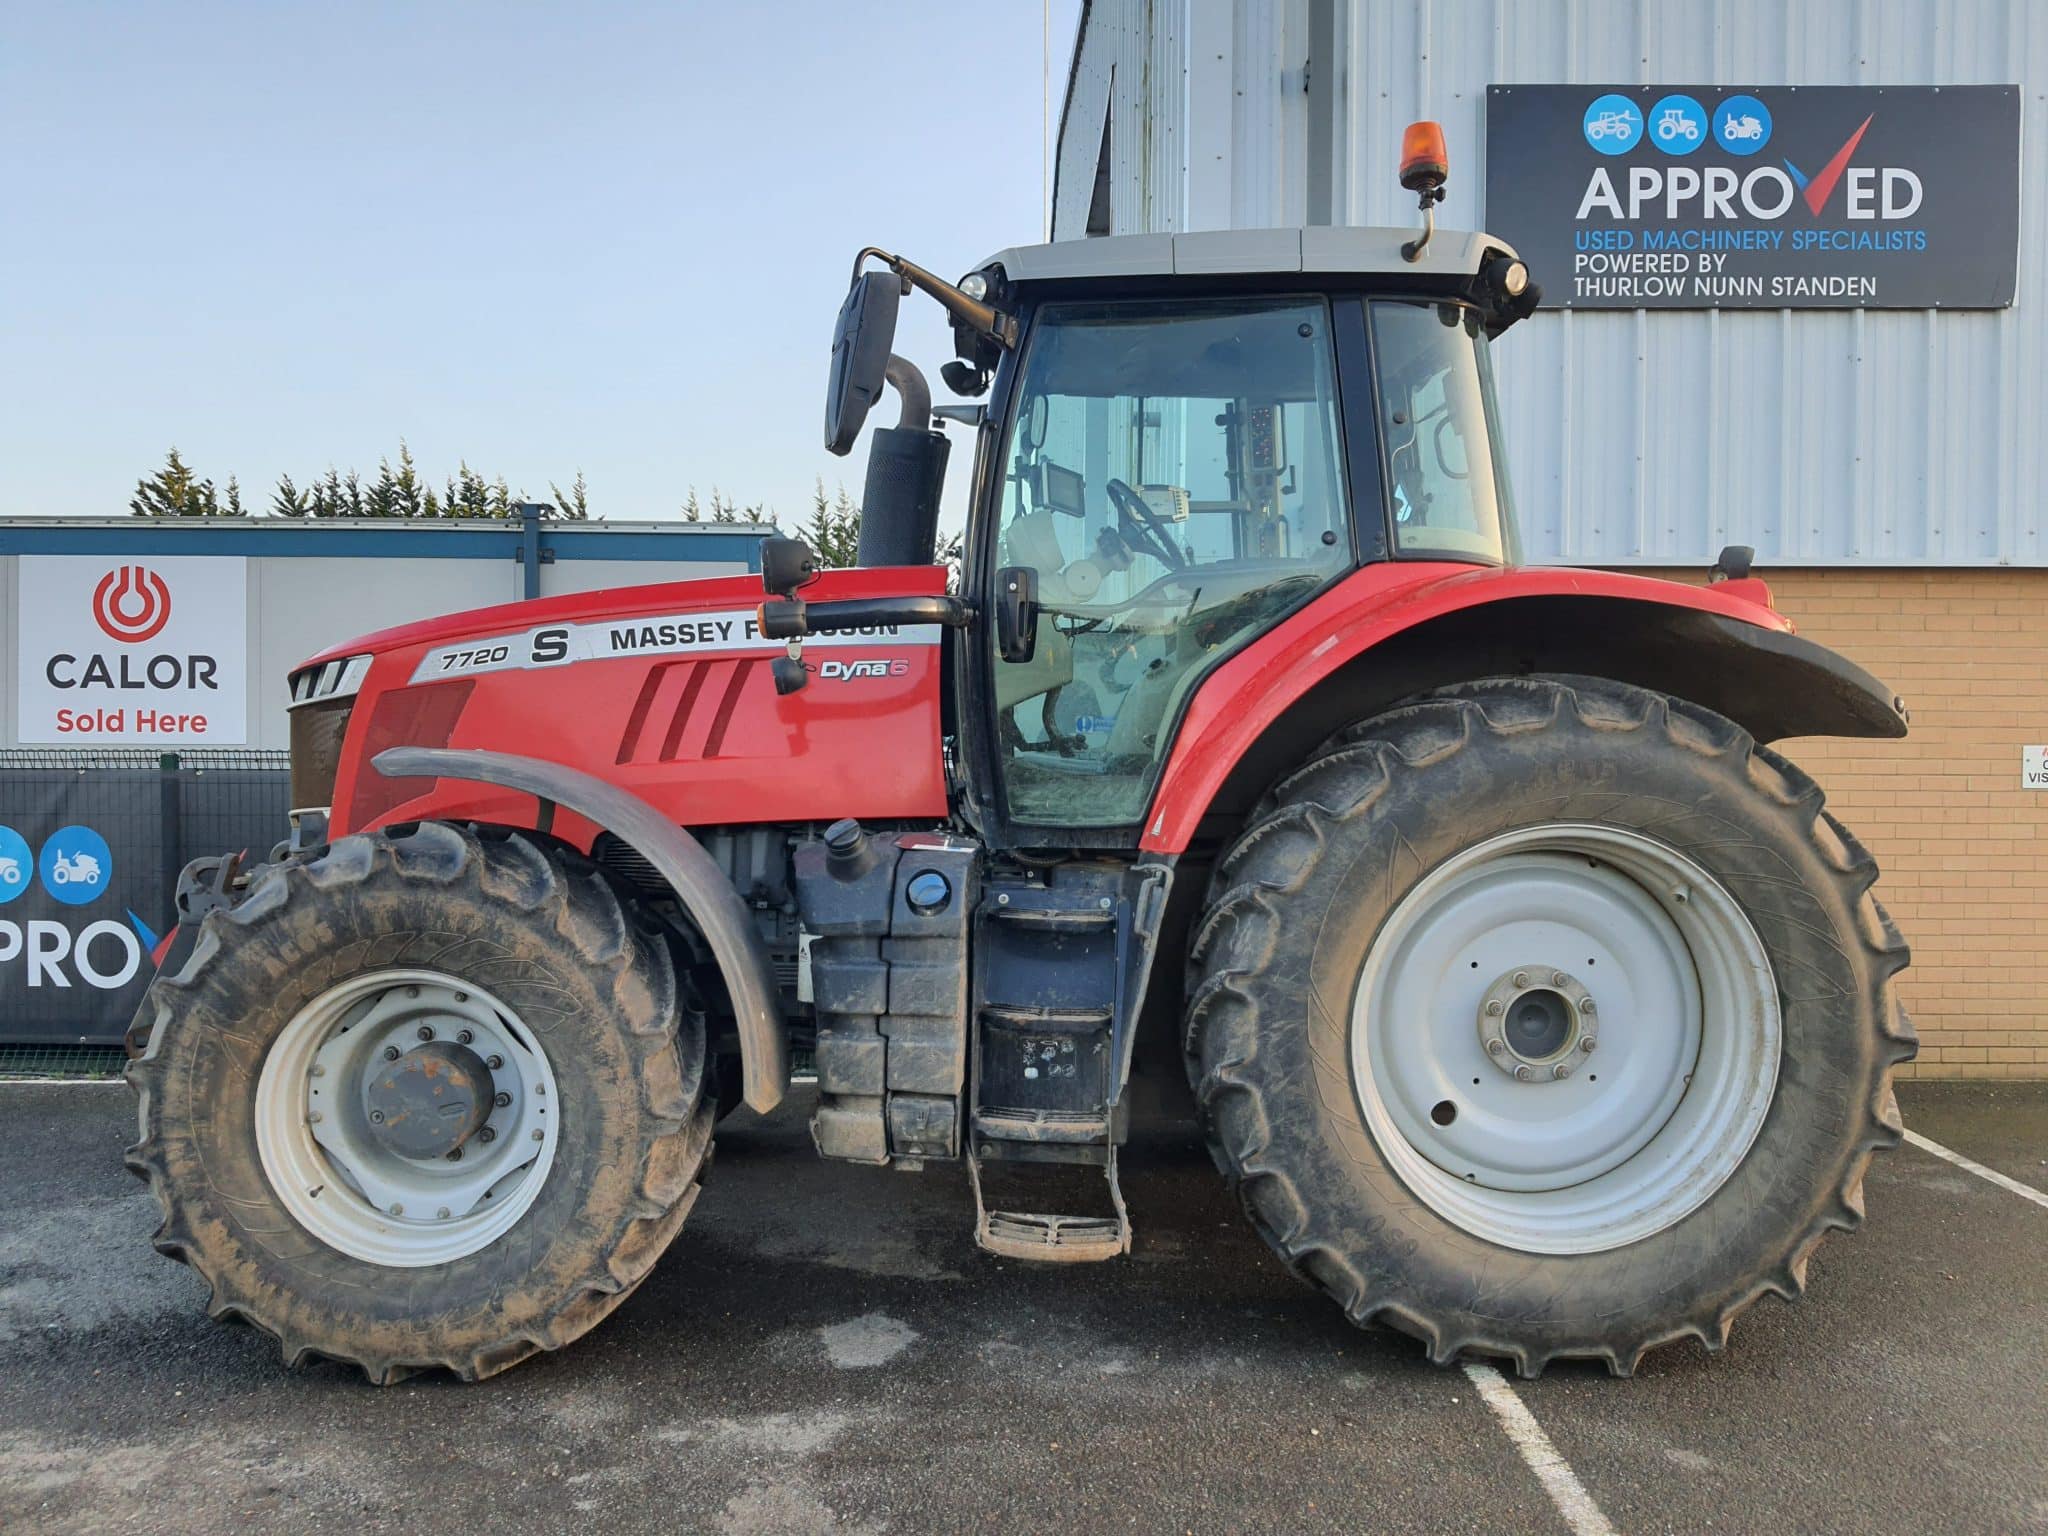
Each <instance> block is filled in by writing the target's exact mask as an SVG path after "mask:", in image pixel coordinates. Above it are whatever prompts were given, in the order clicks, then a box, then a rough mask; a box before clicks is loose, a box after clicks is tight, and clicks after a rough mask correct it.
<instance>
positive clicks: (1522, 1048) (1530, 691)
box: [1188, 679, 1913, 1373]
mask: <svg viewBox="0 0 2048 1536" xmlns="http://www.w3.org/2000/svg"><path fill="white" fill-rule="evenodd" d="M1876 873H1877V871H1876V866H1875V864H1874V863H1873V862H1872V861H1871V860H1870V858H1869V857H1868V855H1867V854H1865V853H1864V851H1863V850H1862V848H1861V847H1860V846H1859V845H1858V844H1857V843H1856V842H1855V840H1854V839H1853V838H1852V837H1850V836H1849V834H1848V833H1847V832H1846V831H1845V830H1843V829H1842V828H1841V827H1840V825H1839V824H1838V823H1836V822H1835V821H1834V819H1833V818H1832V817H1830V816H1828V815H1827V814H1826V813H1825V812H1824V811H1823V810H1822V808H1821V795H1820V791H1819V790H1818V788H1817V787H1816V786H1815V785H1814V784H1813V783H1812V782H1811V781H1810V780H1808V779H1807V778H1805V776H1804V775H1802V774H1800V773H1799V772H1798V771H1797V770H1796V769H1794V768H1792V767H1791V766H1790V765H1789V764H1787V763H1785V762H1784V761H1783V760H1782V759H1781V758H1778V757H1777V756H1776V755H1775V754H1773V753H1771V752H1769V751H1767V750H1766V749H1764V748H1762V747H1759V746H1758V745H1757V744H1756V743H1755V742H1753V741H1752V740H1751V739H1750V738H1749V737H1748V736H1747V735H1746V734H1744V733H1743V732H1742V731H1740V730H1739V729H1738V728H1737V727H1735V726H1734V725H1732V724H1730V723H1729V722H1728V721H1726V720H1724V719H1722V718H1720V717H1719V716H1715V715H1712V714H1710V713H1708V712H1706V711H1703V710H1699V709H1696V708H1693V707H1691V706H1688V705H1685V704H1683V703H1681V702H1679V701H1676V700H1672V699H1669V698H1666V697H1664V696H1662V695H1657V694H1652V693H1648V692H1644V691H1642V690H1639V689H1634V688H1629V687H1625V686H1623V685H1620V684H1613V683H1607V682H1601V681H1595V680H1591V679H1575V680H1543V679H1529V680H1499V681H1490V682H1484V683H1477V684H1473V685H1470V686H1467V687H1464V688H1460V689H1455V690H1450V691H1448V692H1446V693H1444V694H1441V695H1437V696H1433V697H1431V698H1428V699H1426V700H1423V701H1420V702H1417V703H1415V704H1413V705H1410V706H1408V707H1404V708H1402V709H1399V710H1396V711H1394V712H1391V713H1389V714H1388V715H1385V716H1382V717H1380V718H1379V719H1376V720H1373V721H1369V722H1366V723H1365V724H1363V725H1361V726H1358V727H1354V728H1353V729H1352V730H1351V731H1349V732H1347V733H1346V734H1345V735H1344V736H1342V737H1340V738H1339V739H1338V740H1337V741H1335V742H1334V743H1332V744H1331V746H1330V747H1329V748H1327V749H1326V750H1325V751H1324V752H1323V753H1321V754H1320V755H1318V756H1317V757H1316V758H1315V759H1314V760H1312V761H1311V762H1310V763H1309V764H1307V765H1306V766H1305V767H1303V768H1302V769H1301V770H1300V771H1298V772H1297V773H1296V774H1294V775H1293V776H1292V777H1291V778H1289V779H1288V780H1287V781H1285V782H1284V783H1282V784H1281V785H1280V786H1279V787H1278V788H1277V789H1276V791H1275V792H1274V794H1273V796H1272V797H1270V799H1269V800H1268V802H1267V803H1266V804H1265V805H1263V806H1262V807H1261V809H1260V811H1259V813H1258V814H1257V815H1256V816H1255V817H1254V821H1253V825H1252V826H1251V827H1250V828H1249V829H1248V830H1247V831H1246V833H1245V834H1244V836H1243V838H1242V839H1241V840H1240V841H1239V843H1238V844H1237V846H1236V847H1235V848H1233V849H1232V850H1231V851H1230V853H1229V854H1228V855H1227V856H1226V857H1225V858H1224V859H1223V861H1222V862H1221V863H1220V865H1219V867H1218V870H1217V875H1216V881H1215V886H1214V889H1213V890H1212V893H1211V899H1210V905H1209V910H1208V913H1207V915H1206V917H1205V919H1204V921H1203V923H1202V925H1201V927H1200V929H1199V930H1198V932H1197V936H1196V940H1195V943H1194V945H1193V946H1192V953H1191V965H1192V968H1193V974H1192V976H1191V978H1190V997H1191V1002H1190V1014H1189V1036H1188V1049H1189V1057H1190V1062H1189V1064H1190V1071H1191V1074H1192V1075H1193V1077H1194V1080H1195V1083H1196V1088H1197V1094H1198V1096H1199V1098H1200V1100H1201V1102H1202V1104H1203V1106H1204V1111H1205V1118H1206V1123H1207V1125H1208V1128H1209V1132H1210V1135H1211V1139H1212V1143H1213V1146H1214V1148H1215V1150H1216V1153H1217V1156H1218V1160H1219V1162H1220V1163H1222V1165H1223V1166H1224V1168H1225V1170H1226V1172H1227V1173H1229V1174H1230V1175H1231V1176H1232V1177H1233V1178H1234V1179H1235V1180H1236V1181H1237V1182H1238V1183H1239V1185H1240V1188H1241V1191H1242V1193H1243V1196H1244V1199H1245V1203H1246V1206H1247V1208H1248V1210H1249V1211H1250V1212H1251V1214H1252V1217H1253V1219H1254V1221H1255V1223H1256V1224H1257V1225H1258V1226H1259V1228H1260V1230H1261V1231H1262V1232H1263V1233H1264V1234H1265V1235H1266V1237H1267V1238H1268V1240H1269V1241H1270V1242H1272V1244H1273V1245H1274V1247H1275V1248H1276V1249H1278V1250H1279V1252H1280V1253H1281V1254H1282V1255H1283V1256H1284V1257H1285V1258H1286V1259H1287V1260H1288V1262H1289V1263H1290V1264H1291V1265H1293V1266H1294V1267H1295V1268H1296V1270H1297V1271H1298V1272H1300V1273H1302V1274H1303V1275H1305V1276H1306V1277H1308V1278H1309V1279H1311V1280H1312V1281H1314V1282H1316V1283H1318V1284H1320V1285H1321V1286H1322V1287H1323V1288H1324V1289H1326V1290H1328V1291H1329V1292H1330V1293H1331V1294H1332V1295H1334V1296H1335V1297H1336V1298H1337V1300H1338V1301H1339V1302H1340V1303H1341V1304H1342V1305H1343V1306H1344V1307H1345V1310H1346V1311H1347V1312H1348V1313H1349V1314H1350V1315H1351V1317H1352V1318H1353V1319H1354V1320H1355V1321H1358V1322H1360V1323H1365V1322H1370V1321H1374V1320H1382V1321H1386V1322H1390V1323H1392V1324H1394V1325H1395V1326H1397V1327H1400V1328H1402V1329H1405V1330H1406V1331H1408V1332H1411V1333H1414V1334H1416V1335H1418V1336H1419V1337H1421V1338H1423V1339H1424V1340H1425V1341H1427V1343H1428V1344H1429V1346H1430V1350H1431V1354H1432V1356H1433V1357H1434V1358H1436V1359H1438V1360H1440V1361H1447V1360H1449V1359H1451V1358H1452V1357H1454V1356H1455V1355H1456V1354H1457V1353H1458V1352H1459V1351H1460V1350H1472V1351H1475V1352H1479V1353H1487V1354H1495V1355H1501V1356H1506V1357H1508V1358H1511V1359H1513V1360H1514V1361H1515V1362H1516V1364H1517V1366H1518V1367H1519V1368H1520V1369H1521V1370H1522V1371H1524V1372H1525V1373H1533V1372H1535V1371H1537V1370H1540V1369H1541V1368H1542V1366H1543V1364H1544V1363H1545V1362H1546V1361H1548V1360H1550V1359H1552V1358H1556V1357H1559V1356H1589V1357H1593V1358H1597V1359H1600V1360H1602V1361H1604V1362H1605V1363H1606V1364H1607V1365H1608V1366H1609V1367H1610V1368H1611V1369H1613V1370H1615V1371H1616V1372H1618V1373H1626V1372H1628V1371H1630V1370H1632V1369H1633V1368H1634V1366H1635V1364H1636V1362H1637V1361H1638V1360H1639V1359H1640V1357H1641V1356H1642V1354H1643V1352H1644V1351H1646V1350H1647V1349H1649V1348H1651V1347H1653V1346H1655V1345H1657V1344H1660V1343H1663V1342H1666V1341H1668V1340H1672V1339H1676V1338H1679V1337H1684V1336H1693V1337H1696V1338H1699V1339H1701V1340H1703V1341H1704V1342H1705V1343H1706V1344H1707V1345H1708V1346H1709V1347H1710V1348H1718V1347H1720V1345H1721V1344H1722V1343H1723V1342H1724V1341H1725V1339H1726V1337H1727V1332H1728V1328H1729V1325H1730V1323H1731V1322H1732V1320H1733V1318H1734V1316H1735V1315H1736V1313H1737V1312H1739V1311H1740V1310H1741V1309H1742V1308H1743V1307H1744V1306H1746V1305H1747V1304H1748V1303H1749V1302H1750V1301H1752V1300H1754V1299H1755V1298H1756V1297H1757V1296H1758V1295H1760V1294H1762V1293H1763V1292H1764V1291H1766V1290H1771V1291H1776V1292H1778V1293H1779V1294H1782V1295H1784V1296H1787V1297H1790V1296H1793V1295H1796V1294H1797V1292H1798V1291H1799V1290H1800V1289H1801V1288H1802V1286H1803V1284H1804V1276H1805V1267H1806V1262H1807V1258H1808V1256H1809V1255H1810V1253H1811V1252H1812V1250H1813V1247H1814V1246H1815V1245H1816V1244H1817V1243H1818V1242H1819V1240H1820V1238H1821V1237H1822V1236H1823V1235H1824V1234H1825V1233H1826V1232H1827V1231H1828V1230H1830V1229H1831V1228H1835V1227H1848V1226H1852V1225H1854V1224H1855V1223H1856V1221H1857V1220H1858V1219H1860V1216H1861V1211H1862V1198H1861V1187H1862V1179H1863V1172H1864V1169H1865V1167H1866V1165H1867V1163H1868V1161H1869V1156H1870V1153H1871V1151H1872V1149H1873V1148H1876V1147H1879V1146H1888V1145H1892V1144H1894V1143H1896V1141H1897V1139H1898V1114H1897V1109H1896V1106H1895V1104H1894V1102H1893V1099H1892V1093H1891V1085H1890V1075H1891V1068H1892V1066H1893V1065H1894V1064H1895V1063H1897V1062H1898V1061H1901V1060H1903V1059H1905V1058H1907V1057H1909V1056H1910V1055H1911V1054H1912V1051H1913V1037H1912V1031H1911V1027H1910V1025H1908V1023H1907V1022H1906V1019H1905V1015H1904V1013H1903V1011H1902V1010H1901V1009H1900V1008H1899V1006H1898V1003H1897V1000H1896V998H1895V996H1894V995H1893V989H1892V986H1891V978H1892V977H1893V976H1894V975H1895V974H1896V973H1897V972H1898V971H1899V970H1900V969H1901V968H1902V967H1903V966H1904V965H1905V963H1906V949H1905V946H1904V944H1903V943H1902V942H1901V941H1900V940H1899V937H1898V935H1897V933H1896V931H1895V930H1893V929H1892V927H1891V925H1890V924H1889V922H1888V921H1887V920H1886V919H1885V917H1884V915H1883V913H1882V911H1881V909H1879V908H1878V906H1877V904H1876V902H1875V901H1874V900H1873V899H1872V897H1871V896H1870V894H1869V890H1870V886H1871V884H1872V882H1873V881H1874V880H1875V878H1876Z"/></svg>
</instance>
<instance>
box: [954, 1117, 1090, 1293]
mask: <svg viewBox="0 0 2048 1536" xmlns="http://www.w3.org/2000/svg"><path fill="white" fill-rule="evenodd" d="M1033 1166H1036V1167H1039V1168H1044V1167H1045V1166H1046V1165H1033ZM1103 1174H1104V1177H1105V1179H1106V1181H1107V1183H1108V1186H1109V1198H1110V1201H1111V1203H1112V1204H1113V1205H1114V1207H1115V1214H1114V1215H1109V1216H1064V1215H1054V1214H1051V1213H1049V1212H1039V1211H1013V1210H995V1211H992V1210H990V1209H989V1208H988V1205H987V1203H986V1201H985V1200H984V1199H983V1195H982V1187H981V1159H980V1158H979V1157H977V1156H976V1155H974V1153H972V1152H969V1153H968V1156H967V1178H968V1182H969V1183H970V1184H972V1185H973V1186H974V1241H975V1245H976V1246H977V1247H979V1248H981V1249H983V1250H984V1251H986V1252H988V1253H993V1254H996V1255H998V1256H1000V1257H1002V1258H1006V1259H1026V1260H1029V1261H1031V1262H1033V1263H1037V1264H1098V1263H1101V1262H1102V1261H1103V1260H1105V1259H1116V1258H1121V1257H1123V1256H1124V1255H1125V1254H1127V1253H1129V1252H1130V1251H1131V1217H1130V1212H1129V1210H1128V1209H1126V1207H1125V1205H1124V1196H1123V1190H1122V1189H1121V1188H1119V1187H1118V1185H1117V1178H1116V1147H1115V1145H1114V1144H1111V1146H1110V1147H1109V1156H1108V1158H1107V1160H1106V1161H1105V1162H1104V1164H1103Z"/></svg>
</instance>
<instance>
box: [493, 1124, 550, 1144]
mask: <svg viewBox="0 0 2048 1536" xmlns="http://www.w3.org/2000/svg"><path fill="white" fill-rule="evenodd" d="M484 1129H485V1130H489V1129H490V1127H489V1126H485V1127H484ZM533 1139H534V1140H535V1141H546V1140H547V1132H545V1131H535V1132H534V1133H533Z"/></svg>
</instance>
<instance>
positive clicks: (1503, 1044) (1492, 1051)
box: [1486, 1040, 1508, 1056]
mask: <svg viewBox="0 0 2048 1536" xmlns="http://www.w3.org/2000/svg"><path fill="white" fill-rule="evenodd" d="M1507 1048H1508V1043H1507V1041H1505V1040H1489V1041H1487V1042H1486V1054H1487V1055H1489V1056H1498V1055H1500V1053H1501V1052H1503V1051H1505V1050H1506V1049H1507Z"/></svg>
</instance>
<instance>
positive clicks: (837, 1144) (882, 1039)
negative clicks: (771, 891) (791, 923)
mask: <svg viewBox="0 0 2048 1536" xmlns="http://www.w3.org/2000/svg"><path fill="white" fill-rule="evenodd" d="M980 858H981V849H980V847H979V846H978V845H977V844H974V843H970V842H966V841H964V840H961V839H958V838H949V837H945V836H943V835H941V834H936V833H932V834H923V833H906V834H904V835H903V836H901V837H899V838H896V839H893V840H887V839H876V838H868V839H866V840H865V842H864V844H863V845H862V846H861V847H860V848H859V849H858V851H857V853H855V854H854V855H852V856H848V855H846V854H845V853H843V852H842V853H839V854H835V853H834V852H832V851H831V850H829V849H828V848H827V847H826V845H825V844H824V843H823V842H805V843H800V844H799V845H798V846H797V848H796V852H795V874H796V897H797V905H798V907H799V909H800V910H801V912H802V915H803V924H804V928H805V930H806V932H808V933H809V934H810V935H812V937H811V940H810V967H809V969H810V978H811V997H812V1001H813V1003H814V1004H815V1006H816V1009H817V1016H818V1045H817V1064H818V1092H819V1099H818V1110H817V1114H816V1115H815V1116H814V1117H813V1119H812V1121H811V1135H812V1138H813V1139H814V1140H815V1141H816V1142H817V1145H818V1151H819V1152H820V1153H822V1154H823V1155H824V1156H826V1157H839V1158H847V1159H849V1160H851V1161H854V1162H862V1163H886V1162H888V1161H889V1160H890V1159H891V1158H892V1157H907V1158H925V1157H957V1156H958V1155H959V1152H960V1098H961V1093H962V1090H963V1089H964V1087H965V1086H966V1080H967V938H968V932H969V921H968V919H969V916H970V914H971V913H972V912H973V909H974V900H975V893H976V884H977V880H978V870H979V864H980Z"/></svg>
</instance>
